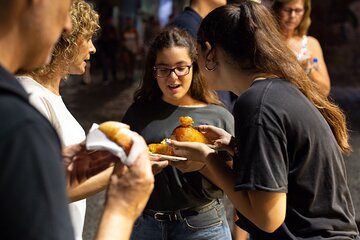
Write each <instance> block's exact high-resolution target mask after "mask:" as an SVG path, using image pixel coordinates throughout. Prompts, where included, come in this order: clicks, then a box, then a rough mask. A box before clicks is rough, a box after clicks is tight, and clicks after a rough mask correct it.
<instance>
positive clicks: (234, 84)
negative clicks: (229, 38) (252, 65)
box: [215, 49, 269, 96]
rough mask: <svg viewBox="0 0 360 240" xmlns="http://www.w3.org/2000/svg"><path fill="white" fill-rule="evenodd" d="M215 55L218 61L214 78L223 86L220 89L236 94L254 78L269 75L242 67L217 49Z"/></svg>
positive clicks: (262, 77)
mask: <svg viewBox="0 0 360 240" xmlns="http://www.w3.org/2000/svg"><path fill="white" fill-rule="evenodd" d="M216 56H217V62H218V67H217V69H216V70H215V71H217V74H218V76H216V78H218V79H221V84H222V86H223V87H224V88H223V89H221V90H228V91H231V92H233V93H234V94H236V95H237V96H239V95H240V94H241V93H242V92H244V91H245V90H246V89H248V88H249V87H250V85H251V84H252V83H253V81H254V80H260V79H264V78H266V77H267V76H268V75H269V74H265V73H254V72H252V71H249V70H244V69H242V68H241V64H239V63H237V62H234V61H233V60H230V59H229V58H228V57H227V56H226V54H225V53H224V52H223V51H221V50H219V49H217V50H216ZM215 74H216V73H215Z"/></svg>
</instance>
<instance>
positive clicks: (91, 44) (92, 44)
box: [89, 39, 96, 54]
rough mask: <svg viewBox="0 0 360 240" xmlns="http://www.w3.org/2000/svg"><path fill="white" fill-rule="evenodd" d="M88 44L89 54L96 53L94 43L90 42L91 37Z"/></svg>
mask: <svg viewBox="0 0 360 240" xmlns="http://www.w3.org/2000/svg"><path fill="white" fill-rule="evenodd" d="M89 46H90V49H89V52H90V54H94V53H96V47H95V46H94V43H93V42H92V40H91V39H90V40H89Z"/></svg>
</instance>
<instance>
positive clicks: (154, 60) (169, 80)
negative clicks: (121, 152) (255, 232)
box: [122, 27, 234, 240]
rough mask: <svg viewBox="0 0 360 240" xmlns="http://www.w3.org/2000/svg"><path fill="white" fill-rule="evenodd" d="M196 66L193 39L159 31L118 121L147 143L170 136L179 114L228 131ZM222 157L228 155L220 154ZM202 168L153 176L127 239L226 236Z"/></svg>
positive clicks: (228, 120)
mask: <svg viewBox="0 0 360 240" xmlns="http://www.w3.org/2000/svg"><path fill="white" fill-rule="evenodd" d="M198 70H199V69H198V65H197V59H196V48H195V44H194V41H193V39H192V37H191V36H190V35H189V34H188V33H187V32H185V31H184V30H181V29H179V28H174V27H170V28H167V29H165V30H164V31H162V32H161V33H160V34H159V35H158V36H157V37H155V39H154V40H153V42H152V44H151V45H150V48H149V52H148V55H147V59H146V64H145V72H144V77H143V80H142V82H141V85H140V87H139V89H138V90H137V91H136V93H135V96H134V103H133V104H132V105H131V106H130V108H129V109H128V110H127V112H126V113H125V115H124V118H123V119H122V121H123V122H124V123H127V124H129V125H130V126H131V128H132V129H133V130H134V131H136V132H138V133H139V134H140V135H142V136H143V137H144V138H145V140H146V142H147V143H148V144H149V143H159V142H161V141H162V140H163V139H164V138H168V137H170V135H171V133H172V131H173V129H174V128H175V127H176V126H178V125H179V124H180V123H179V117H181V116H190V117H192V119H193V121H194V126H197V125H199V124H213V125H216V126H218V127H221V128H224V129H226V130H227V131H230V132H232V131H233V121H234V120H233V117H232V115H231V114H230V112H228V111H227V110H226V109H225V108H224V107H222V106H219V105H220V104H221V102H220V101H219V99H218V98H217V96H216V94H215V93H214V92H212V91H210V90H209V89H208V88H207V85H206V81H205V80H204V79H202V78H201V77H200V75H199V71H198ZM227 160H231V157H230V156H228V155H225V156H223V159H222V161H227ZM202 167H203V164H199V165H198V166H192V167H191V168H189V166H188V165H187V164H186V163H184V164H176V165H174V166H168V167H166V168H164V169H163V170H162V171H160V172H159V173H157V174H156V176H155V189H154V191H153V193H152V195H151V197H150V199H149V202H148V203H147V206H146V208H145V210H144V212H143V214H142V215H141V216H140V217H139V219H138V220H137V222H136V224H135V226H134V231H133V234H132V237H131V239H132V240H140V239H141V240H146V239H151V240H154V239H163V236H168V238H170V239H174V240H175V239H181V240H182V239H189V240H191V239H204V240H205V239H206V240H210V239H217V240H218V239H224V240H225V239H226V240H228V239H231V234H230V229H229V226H228V223H227V219H226V214H225V209H224V205H223V203H222V201H221V199H220V198H221V197H222V196H223V193H222V191H221V190H220V189H219V188H218V187H216V186H215V185H214V184H213V183H211V182H210V181H208V180H207V179H206V178H205V177H203V176H202V174H201V168H202ZM159 229H161V230H159Z"/></svg>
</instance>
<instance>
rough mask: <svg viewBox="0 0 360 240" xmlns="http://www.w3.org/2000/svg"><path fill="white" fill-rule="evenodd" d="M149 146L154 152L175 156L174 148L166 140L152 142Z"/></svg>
mask: <svg viewBox="0 0 360 240" xmlns="http://www.w3.org/2000/svg"><path fill="white" fill-rule="evenodd" d="M148 147H149V151H150V152H152V153H158V154H164V155H170V156H174V151H173V148H172V147H170V146H169V145H167V144H166V143H165V140H163V141H161V143H150V144H149V145H148Z"/></svg>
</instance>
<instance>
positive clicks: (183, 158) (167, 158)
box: [150, 153, 187, 162]
mask: <svg viewBox="0 0 360 240" xmlns="http://www.w3.org/2000/svg"><path fill="white" fill-rule="evenodd" d="M150 156H153V157H160V159H163V160H169V161H175V162H177V161H185V160H187V158H185V157H178V156H170V155H163V154H157V153H150Z"/></svg>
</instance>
